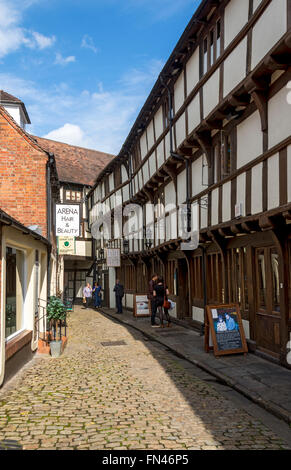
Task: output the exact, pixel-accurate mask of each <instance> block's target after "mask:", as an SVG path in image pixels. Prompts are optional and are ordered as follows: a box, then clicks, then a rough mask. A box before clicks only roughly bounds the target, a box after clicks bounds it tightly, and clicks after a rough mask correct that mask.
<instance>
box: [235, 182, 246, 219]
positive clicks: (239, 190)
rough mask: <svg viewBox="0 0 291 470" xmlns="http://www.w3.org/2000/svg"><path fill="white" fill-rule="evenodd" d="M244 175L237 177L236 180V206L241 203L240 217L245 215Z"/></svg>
mask: <svg viewBox="0 0 291 470" xmlns="http://www.w3.org/2000/svg"><path fill="white" fill-rule="evenodd" d="M245 200H246V173H243V174H242V175H239V176H238V177H237V180H236V204H240V203H242V208H243V212H242V216H243V217H245V215H246V204H245Z"/></svg>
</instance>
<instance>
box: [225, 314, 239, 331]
mask: <svg viewBox="0 0 291 470" xmlns="http://www.w3.org/2000/svg"><path fill="white" fill-rule="evenodd" d="M225 323H226V328H227V331H234V330H236V329H237V327H236V323H235V321H234V319H233V318H232V317H231V316H230V315H228V314H227V313H226V315H225Z"/></svg>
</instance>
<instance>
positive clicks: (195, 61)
mask: <svg viewBox="0 0 291 470" xmlns="http://www.w3.org/2000/svg"><path fill="white" fill-rule="evenodd" d="M186 77H187V96H188V95H189V94H190V93H191V91H192V90H193V89H194V88H195V86H196V85H197V83H198V82H199V47H197V48H196V50H195V51H194V53H193V54H192V56H191V57H190V59H189V60H188V62H187V64H186Z"/></svg>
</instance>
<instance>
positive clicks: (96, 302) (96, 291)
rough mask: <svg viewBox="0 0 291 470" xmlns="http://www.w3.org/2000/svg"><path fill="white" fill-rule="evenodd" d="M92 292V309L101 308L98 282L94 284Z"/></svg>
mask: <svg viewBox="0 0 291 470" xmlns="http://www.w3.org/2000/svg"><path fill="white" fill-rule="evenodd" d="M92 292H93V296H94V307H95V308H98V307H101V286H99V284H98V282H95V284H94V287H93V290H92Z"/></svg>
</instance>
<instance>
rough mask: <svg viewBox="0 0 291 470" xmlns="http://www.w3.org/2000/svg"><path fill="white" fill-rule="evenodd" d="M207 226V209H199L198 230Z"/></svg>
mask: <svg viewBox="0 0 291 470" xmlns="http://www.w3.org/2000/svg"><path fill="white" fill-rule="evenodd" d="M207 226H208V209H207V208H204V207H201V209H200V228H201V229H202V228H205V227H207Z"/></svg>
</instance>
